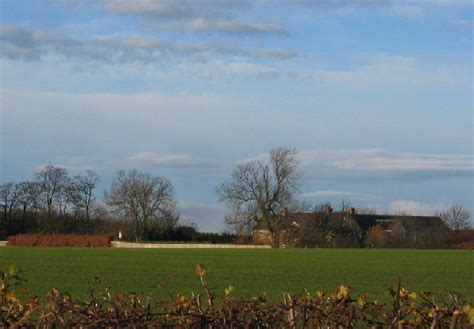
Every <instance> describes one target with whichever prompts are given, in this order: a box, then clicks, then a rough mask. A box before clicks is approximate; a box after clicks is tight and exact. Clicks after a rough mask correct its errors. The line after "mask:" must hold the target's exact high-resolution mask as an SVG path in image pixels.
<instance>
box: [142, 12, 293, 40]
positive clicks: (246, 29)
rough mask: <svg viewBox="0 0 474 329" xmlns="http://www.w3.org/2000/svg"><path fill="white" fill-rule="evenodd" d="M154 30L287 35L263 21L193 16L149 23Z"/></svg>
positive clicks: (279, 28) (280, 29)
mask: <svg viewBox="0 0 474 329" xmlns="http://www.w3.org/2000/svg"><path fill="white" fill-rule="evenodd" d="M149 26H150V27H151V28H153V29H156V30H171V31H180V32H187V33H208V34H214V33H218V34H229V35H235V36H265V35H275V36H289V32H288V31H287V30H286V29H285V28H283V27H282V26H278V25H274V24H265V23H244V22H238V21H235V20H228V19H227V20H226V19H217V20H216V19H214V20H211V19H209V18H204V17H200V18H195V19H192V20H189V21H185V22H163V23H155V24H151V25H149Z"/></svg>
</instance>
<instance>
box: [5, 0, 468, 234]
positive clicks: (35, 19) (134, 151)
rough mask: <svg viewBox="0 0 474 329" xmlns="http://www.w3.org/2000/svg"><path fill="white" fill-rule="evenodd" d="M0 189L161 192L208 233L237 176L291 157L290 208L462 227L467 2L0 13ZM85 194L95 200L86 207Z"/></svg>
mask: <svg viewBox="0 0 474 329" xmlns="http://www.w3.org/2000/svg"><path fill="white" fill-rule="evenodd" d="M0 10H1V27H0V81H1V86H0V87H1V95H0V96H1V103H0V105H1V135H0V138H1V154H0V155H1V181H2V182H6V181H19V180H22V179H29V178H31V177H32V176H33V173H34V172H35V171H37V170H38V169H39V168H41V167H42V166H44V165H46V164H53V165H61V166H64V167H66V168H67V169H69V170H70V171H71V172H72V173H74V172H76V171H80V170H84V169H94V170H96V171H97V172H98V173H99V174H100V175H101V177H102V183H101V186H100V190H103V189H104V188H106V187H107V186H108V185H109V184H110V182H111V179H112V177H113V175H114V173H115V172H116V171H117V170H119V169H123V168H131V167H133V168H138V169H141V170H144V171H147V172H150V173H153V174H156V175H165V176H167V177H169V178H170V179H171V180H172V181H173V183H174V185H175V189H176V195H177V198H178V199H179V201H180V210H181V215H182V218H183V219H184V220H185V221H190V222H194V223H196V224H197V225H198V227H199V228H200V229H201V230H205V231H219V230H222V229H223V217H224V216H225V213H226V209H225V208H224V207H223V205H221V204H219V203H218V202H217V200H216V196H215V194H214V189H215V187H216V185H217V184H219V183H221V182H223V181H225V180H226V179H228V177H229V173H230V171H231V169H232V167H233V166H234V165H235V164H236V163H239V162H241V161H245V160H248V159H254V158H260V157H262V156H264V154H265V153H266V152H267V151H268V150H269V149H270V148H272V147H276V146H287V147H293V148H296V149H297V150H298V151H299V158H300V162H301V165H300V170H301V173H302V176H303V177H304V185H303V188H302V195H301V198H303V199H307V200H308V201H311V202H313V203H316V202H323V201H332V202H334V203H338V202H339V201H340V200H341V199H343V198H344V199H345V200H348V201H350V202H351V203H352V204H354V205H355V206H371V207H377V208H378V209H379V210H380V211H383V212H398V211H405V212H410V213H412V214H432V213H434V212H435V211H437V210H439V209H441V208H443V207H446V206H447V205H448V204H449V203H451V202H459V203H461V204H463V205H464V206H465V207H466V208H468V209H470V210H471V212H472V211H473V210H474V209H473V204H474V191H473V185H474V184H473V183H474V182H473V172H474V156H473V148H472V146H473V123H474V120H473V93H472V77H473V64H472V63H473V31H474V29H473V28H474V19H473V12H474V11H473V3H472V2H471V1H464V0H451V1H448V0H446V1H443V0H424V1H382V0H381V1H377V0H366V1H363V0H361V1H344V0H334V1H331V0H326V1H322V0H321V1H317V0H314V1H309V0H308V1H305V0H300V1H291V2H290V1H275V0H260V1H253V2H251V1H243V0H221V1H216V0H202V1H161V0H155V1H152V0H135V1H124V0H102V1H74V0H70V1H67V0H63V1H59V0H57V1H54V0H51V1H21V2H20V1H9V0H3V1H1V2H0ZM100 193H101V192H99V194H100Z"/></svg>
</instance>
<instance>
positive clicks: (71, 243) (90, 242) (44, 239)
mask: <svg viewBox="0 0 474 329" xmlns="http://www.w3.org/2000/svg"><path fill="white" fill-rule="evenodd" d="M8 245H10V246H29V247H110V245H111V238H110V237H109V236H107V235H61V234H51V235H42V234H20V235H14V236H11V237H9V238H8Z"/></svg>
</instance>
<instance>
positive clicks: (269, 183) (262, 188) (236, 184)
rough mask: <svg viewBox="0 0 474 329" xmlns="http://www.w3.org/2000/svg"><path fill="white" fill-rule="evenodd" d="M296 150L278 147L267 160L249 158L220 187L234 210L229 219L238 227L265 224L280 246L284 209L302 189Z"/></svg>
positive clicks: (244, 227)
mask: <svg viewBox="0 0 474 329" xmlns="http://www.w3.org/2000/svg"><path fill="white" fill-rule="evenodd" d="M297 165H298V161H297V159H296V151H294V150H293V149H288V148H283V147H280V148H276V149H272V150H271V151H270V158H269V160H268V161H250V162H246V163H242V164H240V165H238V166H237V167H236V168H235V169H234V170H233V172H232V179H231V181H230V182H226V183H223V184H222V185H220V186H219V187H218V188H217V195H218V197H219V199H220V201H222V202H225V203H227V205H228V206H229V208H230V209H231V211H232V215H231V217H229V218H228V219H227V222H228V223H229V224H231V225H232V226H233V227H234V228H235V229H236V230H237V231H239V230H242V229H245V230H247V231H249V230H252V229H253V228H254V227H255V226H256V225H259V226H261V227H265V228H266V229H268V230H269V232H270V233H271V235H272V237H273V239H272V240H273V245H274V246H278V233H279V227H278V226H279V224H278V223H279V221H280V219H281V218H280V217H281V214H282V212H283V209H284V208H286V207H288V206H290V205H292V204H293V203H294V202H293V201H294V197H295V194H296V193H297V192H298V190H299V186H300V178H299V175H298V173H297Z"/></svg>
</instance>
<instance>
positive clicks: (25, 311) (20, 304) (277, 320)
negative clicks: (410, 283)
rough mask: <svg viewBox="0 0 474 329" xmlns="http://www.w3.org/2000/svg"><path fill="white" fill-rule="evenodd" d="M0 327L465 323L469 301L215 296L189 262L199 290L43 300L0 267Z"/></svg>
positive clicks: (339, 294)
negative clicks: (160, 299)
mask: <svg viewBox="0 0 474 329" xmlns="http://www.w3.org/2000/svg"><path fill="white" fill-rule="evenodd" d="M0 274H1V281H0V327H2V326H3V327H13V328H123V327H133V328H367V327H370V328H397V329H399V328H400V329H401V328H473V327H474V307H473V305H472V304H471V303H467V302H465V301H463V300H462V299H461V297H460V296H459V295H457V294H445V293H440V294H437V295H433V294H430V293H427V292H424V293H420V294H416V293H414V292H412V291H408V290H406V289H404V288H403V287H402V286H401V284H400V282H399V283H398V285H397V286H396V287H395V288H391V289H389V293H390V295H391V297H392V298H391V302H390V303H378V302H377V301H370V300H369V299H368V298H367V296H366V295H360V296H358V297H354V298H353V297H352V296H351V294H350V288H349V287H347V286H344V285H342V286H339V287H338V288H337V289H336V291H335V292H334V293H331V294H325V293H322V292H316V293H315V294H311V293H309V292H307V291H304V292H301V293H296V294H285V295H284V296H283V302H282V303H273V302H270V301H269V300H267V298H266V297H265V296H258V297H254V298H238V299H236V298H233V297H232V287H229V288H227V289H225V292H224V298H223V299H222V302H220V303H215V294H214V292H212V291H211V290H210V289H209V287H208V285H207V282H206V280H205V275H206V270H205V268H204V267H203V266H202V265H198V266H197V268H196V275H197V277H198V278H199V280H200V281H201V285H202V289H203V291H202V293H201V294H198V293H192V294H191V295H189V296H184V295H177V296H171V298H170V301H169V302H168V303H166V304H157V303H155V302H154V301H153V299H152V297H151V296H149V295H147V294H137V293H129V294H114V293H112V292H111V291H110V290H109V289H108V288H105V289H103V290H101V291H99V292H96V291H95V290H94V289H92V288H91V290H90V297H89V298H88V299H87V300H75V299H73V298H72V297H71V296H70V295H69V294H67V293H63V292H61V291H59V290H58V289H53V290H52V291H51V292H50V293H49V294H48V295H47V302H46V304H44V305H39V302H38V298H37V297H31V298H28V299H27V300H25V301H21V300H20V299H19V298H18V297H17V296H16V295H15V293H14V291H13V290H12V288H13V287H14V286H16V285H19V284H21V283H22V282H23V281H24V276H23V273H22V272H21V271H18V270H17V269H16V268H15V267H10V269H9V270H8V271H0Z"/></svg>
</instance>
